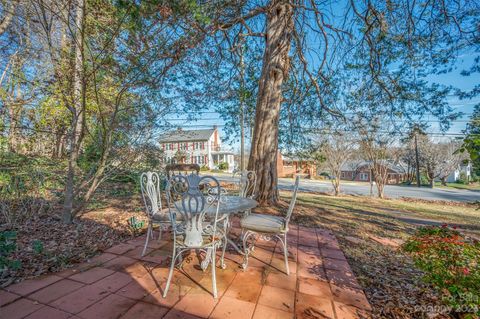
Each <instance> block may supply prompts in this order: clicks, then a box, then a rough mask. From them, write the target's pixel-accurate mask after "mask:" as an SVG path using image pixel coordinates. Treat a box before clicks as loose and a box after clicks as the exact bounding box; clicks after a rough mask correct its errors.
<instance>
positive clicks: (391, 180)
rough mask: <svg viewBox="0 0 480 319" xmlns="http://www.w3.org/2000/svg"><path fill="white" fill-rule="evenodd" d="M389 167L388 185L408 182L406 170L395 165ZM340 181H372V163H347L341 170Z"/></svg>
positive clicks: (391, 164)
mask: <svg viewBox="0 0 480 319" xmlns="http://www.w3.org/2000/svg"><path fill="white" fill-rule="evenodd" d="M386 165H387V166H388V167H387V172H388V173H387V174H388V175H387V184H400V183H401V182H403V181H405V180H406V177H407V174H406V171H405V169H404V168H403V167H402V166H400V165H398V164H393V163H388V164H386ZM340 179H342V180H346V181H357V182H370V181H371V180H372V172H371V169H370V163H369V162H367V161H350V162H347V163H345V164H344V165H343V166H342V168H341V175H340Z"/></svg>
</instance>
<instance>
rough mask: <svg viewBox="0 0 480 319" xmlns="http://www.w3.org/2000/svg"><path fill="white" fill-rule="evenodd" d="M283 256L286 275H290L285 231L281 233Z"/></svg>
mask: <svg viewBox="0 0 480 319" xmlns="http://www.w3.org/2000/svg"><path fill="white" fill-rule="evenodd" d="M282 244H283V256H284V258H285V268H286V270H287V275H290V269H289V267H288V247H287V233H285V234H284V235H283V242H282Z"/></svg>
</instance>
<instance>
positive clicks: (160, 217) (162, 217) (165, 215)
mask: <svg viewBox="0 0 480 319" xmlns="http://www.w3.org/2000/svg"><path fill="white" fill-rule="evenodd" d="M173 210H174V211H175V209H173ZM175 218H176V220H177V221H181V220H183V216H182V214H179V213H178V212H177V215H176V217H175ZM152 220H153V221H154V222H157V223H169V222H170V213H169V212H168V208H164V209H162V210H161V211H160V212H159V213H158V214H155V215H153V218H152Z"/></svg>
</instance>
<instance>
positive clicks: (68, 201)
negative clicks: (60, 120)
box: [62, 0, 85, 223]
mask: <svg viewBox="0 0 480 319" xmlns="http://www.w3.org/2000/svg"><path fill="white" fill-rule="evenodd" d="M84 22H85V0H78V3H77V8H76V16H75V28H77V31H76V34H75V36H74V39H73V41H72V45H73V46H74V50H75V63H74V77H73V103H72V107H71V112H72V122H71V132H70V138H69V144H70V150H69V151H70V154H69V158H68V172H67V180H66V185H65V200H64V203H63V215H62V219H63V222H65V223H71V222H72V220H73V212H74V208H73V202H74V197H75V196H74V194H75V191H74V183H75V171H76V167H77V160H78V156H79V153H80V146H81V142H82V139H83V130H84V113H85V77H84V63H83V62H84V55H83V49H84V48H83V44H84V37H83V31H84V30H83V28H84Z"/></svg>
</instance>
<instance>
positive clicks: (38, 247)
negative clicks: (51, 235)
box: [32, 239, 44, 254]
mask: <svg viewBox="0 0 480 319" xmlns="http://www.w3.org/2000/svg"><path fill="white" fill-rule="evenodd" d="M32 247H33V251H34V252H35V253H37V254H41V253H43V249H44V248H43V242H42V241H41V240H38V239H35V240H34V241H33V243H32Z"/></svg>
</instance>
